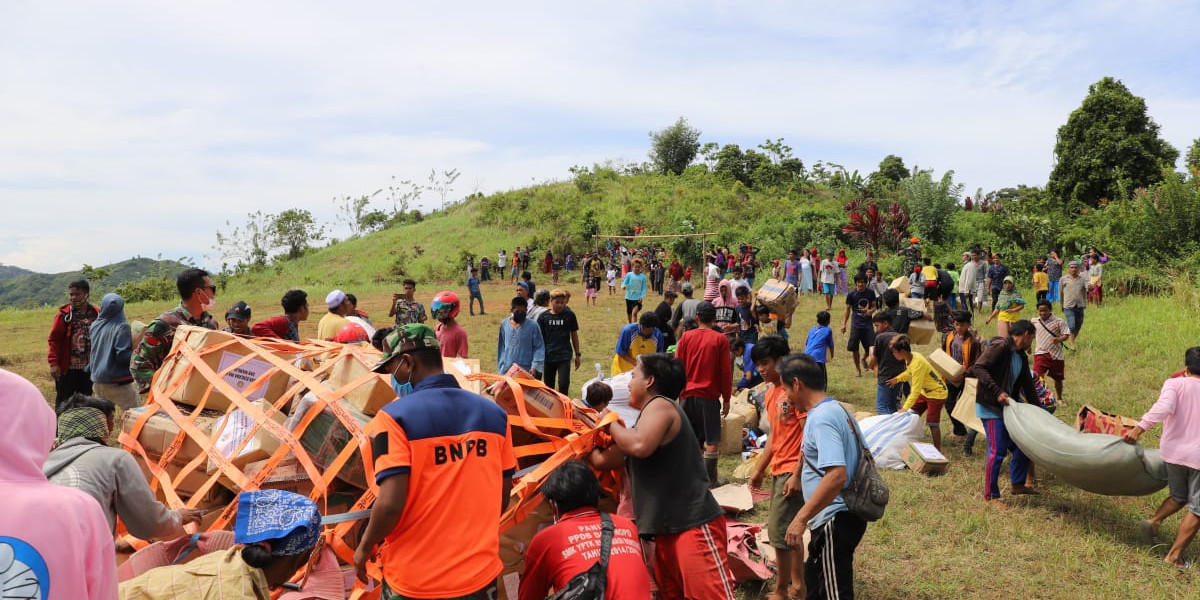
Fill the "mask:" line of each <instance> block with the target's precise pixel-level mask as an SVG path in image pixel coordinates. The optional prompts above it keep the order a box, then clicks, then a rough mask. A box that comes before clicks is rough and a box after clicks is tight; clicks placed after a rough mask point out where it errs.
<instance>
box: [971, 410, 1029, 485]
mask: <svg viewBox="0 0 1200 600" xmlns="http://www.w3.org/2000/svg"><path fill="white" fill-rule="evenodd" d="M981 420H982V421H983V429H984V431H986V432H987V444H988V453H987V463H985V465H986V466H985V467H984V474H983V482H984V490H983V499H984V500H987V499H990V498H999V497H1000V465H1001V464H1003V463H1004V457H1005V456H1007V455H1008V453H1009V452H1011V453H1012V460H1011V461H1009V463H1008V477H1009V482H1010V483H1012V484H1013V485H1025V477H1026V476H1027V475H1028V474H1029V458H1028V457H1026V456H1025V453H1024V452H1021V449H1020V448H1018V447H1017V445H1016V444H1015V443H1013V441H1012V438H1010V437H1008V428H1007V427H1005V426H1004V418H1003V417H1001V418H999V419H981Z"/></svg>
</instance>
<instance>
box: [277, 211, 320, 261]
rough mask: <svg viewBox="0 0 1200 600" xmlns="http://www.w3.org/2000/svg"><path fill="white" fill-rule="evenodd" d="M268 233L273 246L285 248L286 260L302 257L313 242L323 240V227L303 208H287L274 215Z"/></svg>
mask: <svg viewBox="0 0 1200 600" xmlns="http://www.w3.org/2000/svg"><path fill="white" fill-rule="evenodd" d="M268 232H269V233H270V236H271V238H270V239H271V241H272V242H273V243H274V245H275V246H282V247H284V248H287V256H288V258H299V257H300V256H303V255H304V251H305V250H308V249H309V248H310V247H311V246H312V244H313V242H319V241H321V240H323V239H325V226H324V225H321V224H320V223H317V221H316V220H315V219H313V216H312V213H311V212H309V211H308V210H305V209H303V208H289V209H287V210H285V211H283V212H281V213H279V214H278V215H275V217H274V218H273V219H272V220H271V226H270V229H268Z"/></svg>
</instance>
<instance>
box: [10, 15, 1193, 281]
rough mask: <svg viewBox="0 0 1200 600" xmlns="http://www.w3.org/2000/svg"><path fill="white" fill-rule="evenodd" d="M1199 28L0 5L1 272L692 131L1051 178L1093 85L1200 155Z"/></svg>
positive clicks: (637, 156)
mask: <svg viewBox="0 0 1200 600" xmlns="http://www.w3.org/2000/svg"><path fill="white" fill-rule="evenodd" d="M1197 22H1200V4H1197V3H1187V2H1165V1H1154V0H1150V1H1143V2H1055V3H1049V2H1038V1H1028V2H1026V1H1013V2H967V1H950V0H948V1H938V2H914V1H911V0H865V1H861V2H796V1H793V2H774V1H757V2H728V1H726V2H716V1H712V2H709V1H699V0H694V1H689V2H682V1H675V2H646V1H644V0H643V1H640V2H624V1H618V0H614V1H610V2H605V3H582V2H561V1H559V2H519V1H515V2H503V3H498V2H455V3H407V2H353V1H351V2H338V3H332V2H318V1H310V0H292V1H288V2H276V1H270V0H267V1H259V2H232V1H225V0H210V1H208V2H203V3H185V2H150V1H134V0H110V1H108V2H83V1H62V2H41V1H38V0H6V1H5V2H3V3H0V205H2V206H3V208H4V212H3V214H4V218H2V219H0V263H3V264H9V265H16V266H20V267H24V268H27V269H32V270H35V271H40V272H59V271H69V270H76V269H79V268H80V266H81V265H83V264H84V263H87V264H91V265H103V264H108V263H111V262H116V261H120V260H124V259H127V258H130V257H133V256H147V257H151V258H155V257H162V258H164V259H166V258H172V259H173V258H180V257H185V256H186V257H191V258H192V259H193V260H195V261H196V262H197V263H199V264H201V265H207V266H219V264H220V258H219V256H220V252H219V251H217V250H214V248H213V247H214V245H215V243H216V232H217V231H218V230H221V231H229V230H230V229H231V228H232V226H236V225H239V224H241V223H244V222H245V221H246V215H247V213H251V212H255V211H259V210H261V211H264V212H267V213H277V212H279V211H282V210H286V209H289V208H305V209H308V210H310V211H312V213H313V214H314V216H316V217H317V218H318V219H319V220H322V221H326V222H333V221H334V220H335V214H336V210H335V208H334V202H333V199H334V198H336V197H344V196H347V195H350V196H361V195H363V194H369V193H371V192H374V191H375V190H378V189H380V188H385V187H387V186H388V184H389V183H391V182H392V181H393V178H395V180H416V181H424V180H425V179H426V178H427V177H428V175H429V173H430V171H431V170H433V169H437V170H439V171H444V170H448V169H457V170H458V171H459V172H460V174H461V175H460V177H459V178H458V180H457V181H456V182H455V184H454V187H453V190H452V191H451V193H450V198H451V199H456V198H461V197H462V196H465V195H467V194H470V193H473V192H477V191H478V192H483V193H485V194H486V193H491V192H496V191H503V190H508V189H513V188H518V187H522V186H525V185H529V184H531V183H540V182H545V181H552V180H564V179H567V178H569V177H570V173H569V172H568V169H569V168H570V167H572V166H574V165H592V164H595V163H603V162H605V161H618V162H620V161H623V162H633V163H637V162H642V161H645V160H647V150H648V148H649V135H648V134H649V132H651V131H654V130H657V129H661V128H663V127H665V126H668V125H670V124H671V123H673V122H674V121H675V120H676V119H677V118H679V117H681V116H682V117H685V118H687V119H688V122H689V123H690V124H691V125H692V126H694V127H696V128H698V129H699V130H701V131H702V136H701V142H717V143H720V144H725V143H737V144H740V145H741V146H742V147H743V148H747V147H754V146H755V145H757V144H759V143H762V142H763V141H764V140H766V139H775V138H784V140H785V142H786V143H787V144H788V145H790V146H791V147H792V148H793V150H794V154H795V155H796V156H797V157H798V158H800V159H802V160H803V161H804V163H805V164H806V165H812V164H813V163H815V162H817V161H825V162H827V163H836V164H840V165H844V166H845V167H846V168H847V169H850V170H855V169H857V170H859V171H860V172H861V173H862V174H864V175H866V174H867V173H870V172H871V171H873V170H875V169H876V167H877V166H878V164H879V161H880V160H881V159H882V158H883V157H884V156H886V155H888V154H897V155H899V156H901V157H902V158H903V159H904V161H905V163H906V164H907V165H908V166H909V167H913V166H920V167H921V168H932V169H934V170H935V172H936V174H938V175H940V174H941V173H942V172H944V171H945V170H948V169H953V170H954V172H955V180H956V181H958V182H961V183H963V184H964V186H965V187H966V189H967V190H969V191H968V194H970V193H973V192H974V190H976V189H977V188H983V189H984V190H993V189H999V188H1002V187H1008V186H1015V185H1018V184H1027V185H1044V184H1045V182H1046V178H1047V176H1048V174H1049V172H1050V170H1051V168H1052V167H1053V165H1054V141H1055V133H1056V131H1057V128H1058V127H1059V126H1061V125H1062V124H1063V123H1065V122H1066V119H1067V117H1068V116H1069V115H1070V113H1071V111H1072V110H1074V109H1076V108H1078V107H1079V104H1080V103H1081V102H1082V100H1083V98H1084V97H1085V96H1086V95H1087V89H1088V86H1089V85H1090V84H1092V83H1095V82H1096V81H1098V80H1099V79H1101V78H1102V77H1105V76H1112V77H1115V78H1117V79H1120V80H1122V81H1123V82H1124V83H1125V84H1126V85H1127V86H1128V87H1129V88H1130V89H1131V90H1132V92H1133V93H1134V94H1136V95H1138V96H1141V97H1143V98H1145V100H1146V103H1147V105H1148V108H1149V113H1150V115H1151V116H1152V117H1153V119H1154V120H1155V121H1156V122H1157V123H1158V124H1159V125H1160V126H1161V128H1162V129H1161V134H1162V136H1163V137H1164V138H1165V139H1166V140H1167V141H1169V142H1170V143H1171V144H1173V145H1174V146H1175V147H1176V148H1177V149H1179V150H1180V151H1181V152H1186V150H1187V148H1188V146H1189V145H1190V144H1191V140H1193V139H1195V138H1200V68H1198V67H1197V66H1196V64H1197V63H1196V60H1195V48H1196V46H1195V43H1196V42H1195V35H1194V27H1195V24H1196V23H1197ZM436 202H437V199H436V195H432V194H427V195H426V197H425V198H424V203H425V207H426V208H430V207H432V206H433V205H434V203H436ZM381 207H382V206H381ZM335 234H340V235H345V231H344V230H341V231H335Z"/></svg>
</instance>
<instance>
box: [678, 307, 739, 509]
mask: <svg viewBox="0 0 1200 600" xmlns="http://www.w3.org/2000/svg"><path fill="white" fill-rule="evenodd" d="M716 318H717V309H716V307H715V306H713V303H712V302H708V301H705V302H701V303H700V304H698V305H697V306H696V320H697V321H699V322H700V327H699V328H697V329H693V330H691V331H688V332H686V333H684V334H683V336H682V337H680V338H679V344H677V345H676V347H675V357H676V358H678V359H679V360H680V361H681V362H682V363H683V369H684V372H685V373H686V374H687V387H685V388H684V389H683V394H681V395H680V405H681V406H682V407H683V412H684V413H685V414H686V415H687V417H688V421H689V422H690V423H691V426H692V431H694V432H695V433H696V438H697V439H699V440H700V443H701V444H702V445H703V446H704V468H705V470H706V471H707V472H708V483H709V486H711V487H715V486H716V485H717V457H719V456H720V454H719V453H718V446H719V445H720V443H721V426H722V419H724V417H725V415H727V414H729V400H730V397H731V392H732V389H733V365H732V364H731V362H730V359H729V356H730V354H729V338H727V337H725V336H724V335H723V334H721V333H718V332H717V331H716V330H714V329H713V328H712V325H713V321H714V320H715V319H716ZM718 402H721V404H718Z"/></svg>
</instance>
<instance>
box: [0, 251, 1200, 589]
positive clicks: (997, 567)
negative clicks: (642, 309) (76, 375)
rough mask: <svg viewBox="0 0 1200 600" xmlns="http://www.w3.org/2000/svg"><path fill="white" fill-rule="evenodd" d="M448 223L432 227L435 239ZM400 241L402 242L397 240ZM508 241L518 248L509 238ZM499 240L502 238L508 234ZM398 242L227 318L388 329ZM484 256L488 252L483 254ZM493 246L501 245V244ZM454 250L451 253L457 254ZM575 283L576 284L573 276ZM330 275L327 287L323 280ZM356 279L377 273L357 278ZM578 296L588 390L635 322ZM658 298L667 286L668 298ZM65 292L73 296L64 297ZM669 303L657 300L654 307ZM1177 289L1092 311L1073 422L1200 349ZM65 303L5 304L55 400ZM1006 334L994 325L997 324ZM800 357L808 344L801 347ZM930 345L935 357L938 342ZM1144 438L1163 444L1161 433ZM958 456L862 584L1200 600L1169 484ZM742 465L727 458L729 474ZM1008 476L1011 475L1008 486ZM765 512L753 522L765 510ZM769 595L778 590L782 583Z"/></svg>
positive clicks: (1075, 368)
mask: <svg viewBox="0 0 1200 600" xmlns="http://www.w3.org/2000/svg"><path fill="white" fill-rule="evenodd" d="M451 229H452V228H448V229H447V230H445V231H439V232H434V233H429V234H428V236H429V238H428V240H427V241H426V240H425V239H424V237H423V238H422V242H425V243H429V244H430V247H431V248H432V247H433V246H434V245H435V244H436V240H437V239H438V236H440V235H450V230H451ZM392 241H393V242H394V243H399V242H400V240H399V239H397V240H392ZM504 242H505V246H506V247H511V246H512V245H514V242H512V241H511V240H505V241H504ZM497 243H498V242H497ZM387 246H388V245H387V244H382V243H380V240H374V239H372V240H355V241H351V242H346V243H345V250H347V252H345V253H343V256H345V257H346V258H345V261H346V262H345V263H344V264H341V265H330V264H325V263H321V264H316V263H314V264H313V265H311V268H312V269H313V272H312V273H311V274H309V275H306V276H304V277H295V276H293V275H291V274H292V273H299V272H304V269H305V268H306V267H305V266H304V265H289V267H288V269H287V270H286V272H284V273H281V274H275V273H273V272H270V271H268V272H267V273H264V274H262V275H260V276H252V277H251V278H247V279H237V280H235V281H234V283H233V284H231V285H230V286H229V288H227V289H226V290H225V291H224V292H222V293H221V294H219V295H218V303H219V304H218V306H219V308H218V312H222V313H223V311H224V309H225V307H227V306H228V305H229V304H231V303H233V302H234V301H236V300H246V301H248V302H250V304H251V305H252V306H253V308H254V315H255V317H256V318H263V317H267V316H270V315H273V314H276V313H277V311H278V298H279V296H280V295H281V294H282V292H283V291H284V290H286V289H287V288H288V287H293V286H295V287H301V288H304V289H306V290H308V292H309V294H310V304H311V305H312V317H311V319H310V321H309V322H308V323H306V324H305V327H304V328H303V329H302V332H301V333H302V335H313V334H314V333H315V329H316V321H317V320H318V319H319V318H320V316H321V315H322V314H323V313H324V308H323V307H321V300H322V299H323V298H324V295H325V293H326V292H327V291H329V290H330V289H332V288H333V287H343V289H346V290H347V291H350V292H353V293H355V294H357V295H358V297H359V299H360V307H361V308H364V309H365V310H367V311H369V312H370V313H371V315H372V317H373V320H374V321H375V322H376V323H377V324H386V322H387V318H386V315H387V306H388V302H389V299H390V296H391V293H392V292H393V291H398V290H399V285H398V282H396V281H393V280H391V279H388V278H386V277H382V278H379V279H373V278H372V277H371V275H372V274H373V272H383V271H384V270H385V269H386V262H388V261H387V259H386V258H380V256H384V257H386V256H387V250H386V248H387ZM479 250H480V251H484V250H487V249H486V248H482V247H481V248H479ZM489 254H490V252H489ZM447 258H448V257H447ZM301 260H305V259H301ZM568 281H570V282H571V283H566V282H568ZM316 282H320V283H316ZM344 282H370V283H357V284H348V283H344ZM535 282H537V284H538V286H539V288H549V287H553V286H551V284H550V282H549V279H548V277H545V276H538V277H535ZM563 285H564V286H565V287H567V288H568V289H570V290H571V292H572V294H574V297H573V298H572V300H571V307H572V308H573V309H574V310H575V312H576V313H577V314H578V316H579V321H580V325H581V328H582V329H581V332H580V333H581V338H582V342H583V345H584V363H583V368H581V369H580V370H579V371H577V372H576V373H575V375H574V376H573V391H574V392H575V394H574V395H577V394H578V388H579V384H581V383H582V382H583V381H585V380H587V379H589V378H590V377H591V376H592V374H593V373H594V369H593V367H592V365H593V364H594V363H597V362H599V363H601V364H602V365H604V366H605V368H606V370H607V366H608V364H609V361H610V360H611V358H612V346H613V344H614V343H615V341H616V337H617V333H618V330H619V329H620V327H621V326H622V325H623V324H624V323H625V319H624V316H623V314H622V312H623V309H624V303H623V301H622V298H621V296H620V295H619V291H618V295H613V296H609V295H608V294H607V290H604V293H603V294H602V296H601V298H600V301H599V303H598V305H597V306H595V307H588V306H585V305H584V298H583V290H582V285H581V284H579V283H578V279H577V277H571V276H566V277H564V284H563ZM439 289H453V290H455V291H457V292H458V293H459V294H460V295H461V296H462V297H463V298H464V299H465V298H466V293H465V286H464V285H463V284H462V283H461V282H457V281H456V282H453V283H445V284H433V283H428V282H425V281H420V282H419V287H418V292H417V295H418V299H420V300H422V301H423V302H426V303H428V301H429V299H430V298H431V297H432V296H433V294H434V293H436V292H437V291H438V290H439ZM483 295H484V300H485V302H486V303H487V308H488V314H487V315H486V316H474V317H472V316H469V315H467V311H466V309H465V307H464V309H463V312H462V315H461V316H460V321H461V322H462V323H463V325H464V326H465V327H466V329H467V331H468V334H469V336H470V339H471V354H472V357H474V358H479V359H481V360H482V364H483V365H484V367H485V368H487V367H488V366H489V365H491V366H492V368H494V364H495V358H496V347H495V346H496V336H497V326H498V323H499V322H500V320H501V318H502V317H503V316H504V315H505V314H506V313H507V308H506V307H507V306H508V301H509V299H510V298H511V297H512V295H513V286H512V285H510V284H508V283H507V282H505V283H503V284H501V283H492V284H485V285H484V287H483ZM652 296H653V295H652ZM839 300H841V299H840V298H835V304H834V312H833V315H834V319H833V321H834V331H835V339H836V340H837V341H838V343H839V344H842V346H841V347H840V348H838V350H837V354H836V356H835V357H834V359H833V360H832V362H830V382H831V383H830V391H831V394H832V395H833V396H835V397H837V398H838V399H839V400H842V401H846V402H850V403H853V404H855V405H857V406H858V407H859V408H860V409H861V410H870V409H871V407H872V406H873V402H874V380H873V379H872V378H870V377H869V376H868V377H864V378H861V379H860V378H856V377H855V376H854V368H853V365H852V364H851V361H850V359H849V356H848V354H847V353H845V352H844V351H843V348H844V344H845V336H844V335H842V334H841V333H840V332H838V328H839V326H840V322H841V310H842V309H843V307H842V306H839V305H838V304H836V302H837V301H839ZM64 301H65V300H64ZM656 304H657V299H654V300H653V301H652V302H649V303H648V305H647V308H648V309H653V307H654V305H656ZM168 307H169V303H153V304H151V303H142V304H135V305H131V306H129V307H127V312H128V315H129V318H130V319H142V320H149V319H151V318H153V317H154V316H155V315H157V314H158V313H159V312H161V311H162V310H164V309H166V308H168ZM823 308H824V301H823V300H819V299H818V298H817V297H815V296H811V295H809V296H804V297H802V300H801V303H800V307H799V308H798V309H797V314H796V319H795V323H794V325H793V328H792V331H793V339H794V340H796V339H800V338H802V337H803V335H804V332H806V331H807V328H808V327H810V326H811V325H812V324H813V322H814V316H815V314H816V312H817V311H818V310H820V309H823ZM1196 316H1197V315H1196V314H1195V313H1194V312H1189V311H1188V310H1186V309H1183V308H1181V307H1179V305H1178V304H1176V303H1175V302H1174V301H1173V300H1172V299H1169V298H1113V299H1110V300H1108V301H1107V302H1106V303H1105V305H1104V306H1103V307H1102V308H1089V309H1088V311H1087V321H1086V325H1085V327H1084V331H1083V333H1082V335H1081V336H1080V339H1079V344H1078V351H1077V352H1075V353H1073V354H1069V355H1068V357H1067V360H1068V362H1067V378H1068V379H1067V383H1066V392H1065V396H1066V400H1067V401H1068V402H1069V406H1066V407H1063V408H1061V409H1060V410H1059V413H1058V414H1059V416H1060V417H1061V418H1063V419H1064V420H1068V421H1072V420H1073V416H1074V413H1075V411H1076V410H1077V409H1078V407H1079V406H1080V405H1081V404H1084V403H1087V404H1092V405H1095V406H1097V407H1099V408H1101V409H1104V410H1107V411H1110V412H1117V413H1121V414H1125V415H1129V416H1133V417H1138V416H1140V415H1141V414H1142V412H1143V411H1144V410H1145V409H1146V408H1148V407H1149V406H1150V404H1151V403H1153V401H1154V400H1155V398H1156V397H1157V394H1158V389H1159V386H1160V385H1161V383H1162V381H1163V379H1164V378H1165V377H1166V376H1167V375H1169V374H1170V373H1171V372H1174V371H1176V370H1178V369H1179V368H1181V365H1182V359H1183V353H1184V350H1185V349H1186V348H1187V347H1189V346H1192V345H1195V344H1197V343H1200V319H1197V318H1196ZM52 317H53V311H52V310H49V309H43V310H29V311H25V310H4V311H0V330H3V331H4V332H5V335H4V341H3V343H2V344H0V367H3V368H6V369H9V370H12V371H15V372H17V373H19V374H21V375H23V376H25V377H27V378H29V379H31V380H32V381H34V382H35V383H36V384H37V385H38V386H39V387H40V388H41V389H42V390H43V391H44V392H46V393H47V394H48V395H49V394H51V392H52V387H53V386H52V382H51V380H50V377H49V373H48V368H47V366H46V364H45V337H46V334H47V333H48V331H49V326H50V322H51V319H52ZM982 329H983V334H984V335H992V334H993V333H994V331H995V330H994V326H987V327H983V328H982ZM793 349H794V350H797V349H799V350H802V348H796V347H795V345H793ZM930 349H931V348H930V347H926V348H925V350H930ZM1142 439H1143V442H1144V443H1145V444H1146V445H1148V446H1156V445H1157V443H1158V442H1157V440H1158V432H1157V431H1155V432H1151V433H1149V434H1147V435H1146V436H1144V437H1143V438H1142ZM946 441H947V443H946V444H945V447H946V453H947V455H948V457H949V458H950V460H951V465H950V469H949V472H948V473H947V475H946V476H944V477H939V478H933V479H930V478H925V477H922V476H920V475H917V474H914V473H912V472H910V471H894V472H887V473H885V478H886V479H887V481H888V483H889V485H890V486H891V487H892V494H893V495H892V503H891V505H890V506H889V509H888V513H887V515H886V516H885V517H884V518H883V519H882V520H881V521H879V522H877V523H874V524H872V525H871V526H870V527H869V528H868V531H867V534H866V537H865V538H864V539H863V542H862V544H861V545H860V546H859V551H858V554H857V565H856V581H857V586H858V591H859V597H862V598H881V599H882V598H887V599H897V598H914V599H915V598H929V599H934V598H937V599H941V598H979V599H988V600H991V599H993V598H996V597H1005V598H1077V597H1083V598H1139V599H1141V598H1195V597H1197V592H1196V590H1197V587H1196V582H1195V581H1194V575H1192V574H1190V573H1183V572H1180V571H1177V570H1175V569H1171V568H1169V567H1167V566H1165V565H1163V563H1162V562H1161V559H1162V555H1163V554H1164V553H1165V551H1166V547H1165V546H1158V547H1153V548H1151V547H1144V546H1139V545H1138V544H1137V542H1136V539H1135V534H1134V524H1135V523H1136V522H1137V520H1138V519H1141V518H1145V517H1146V516H1148V515H1149V514H1150V512H1152V511H1153V509H1154V508H1155V507H1156V506H1157V505H1158V503H1159V502H1160V501H1161V500H1162V498H1163V496H1164V495H1165V491H1164V492H1159V493H1157V494H1155V495H1153V496H1149V497H1140V498H1114V497H1105V496H1097V495H1093V494H1088V493H1085V492H1081V491H1079V490H1077V489H1075V488H1072V487H1069V486H1066V485H1062V484H1058V483H1057V482H1055V481H1054V480H1053V479H1043V481H1042V495H1040V496H1037V497H1028V496H1026V497H1019V498H1016V499H1013V498H1011V497H1009V500H1010V501H1011V504H1012V506H1013V508H1012V510H1009V511H999V510H996V509H993V508H989V507H987V506H985V505H984V503H983V502H982V500H981V495H982V480H983V461H984V458H983V454H984V453H985V448H984V444H983V440H982V439H981V440H980V441H979V442H978V443H977V445H976V454H975V456H974V457H965V456H963V454H962V451H961V449H960V448H959V447H957V446H956V445H954V444H952V443H950V441H949V436H948V435H947V440H946ZM737 461H738V459H736V458H735V457H726V458H725V459H724V460H723V462H722V467H723V470H724V471H725V472H726V473H728V472H730V471H731V470H732V468H733V467H734V466H735V465H736V463H737ZM1003 480H1004V478H1003V477H1002V481H1003ZM763 516H765V511H764V510H763V507H761V506H760V507H759V508H758V509H757V510H756V511H754V512H752V513H749V514H747V515H742V517H741V518H742V519H743V520H754V519H756V518H757V519H761V518H762V517H763ZM1177 523H1178V520H1177V519H1172V520H1170V521H1168V523H1167V524H1166V525H1165V526H1164V528H1163V532H1162V537H1163V539H1164V540H1170V539H1172V538H1173V536H1174V535H1175V531H1176V526H1177ZM1198 555H1200V543H1197V544H1194V545H1193V548H1192V549H1191V550H1190V551H1189V552H1187V553H1186V554H1185V557H1186V558H1188V559H1190V560H1195V559H1196V558H1197V557H1198ZM766 589H769V586H767V588H766ZM741 593H742V594H743V597H745V598H756V597H759V594H760V586H758V585H750V586H743V589H742V592H741Z"/></svg>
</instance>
